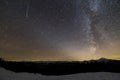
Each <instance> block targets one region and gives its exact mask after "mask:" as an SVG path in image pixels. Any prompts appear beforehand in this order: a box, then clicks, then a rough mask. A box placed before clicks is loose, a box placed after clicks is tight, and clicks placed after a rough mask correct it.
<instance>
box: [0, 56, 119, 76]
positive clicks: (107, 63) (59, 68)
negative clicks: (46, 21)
mask: <svg viewBox="0 0 120 80" xmlns="http://www.w3.org/2000/svg"><path fill="white" fill-rule="evenodd" d="M0 67H3V68H5V69H7V70H11V71H14V72H28V73H39V74H43V75H68V74H76V73H86V72H113V73H120V61H119V60H110V59H104V58H101V59H99V60H91V61H83V62H78V61H73V62H67V61H63V62H62V61H61V62H60V61H56V62H55V61H50V62H12V61H4V60H2V59H1V60H0Z"/></svg>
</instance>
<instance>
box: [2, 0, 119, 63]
mask: <svg viewBox="0 0 120 80" xmlns="http://www.w3.org/2000/svg"><path fill="white" fill-rule="evenodd" d="M0 57H2V58H4V59H6V60H15V61H19V60H20V61H21V60H22V61H24V60H27V61H28V60H32V61H35V60H37V61H38V60H41V61H51V60H52V61H56V60H57V61H59V60H60V61H61V60H67V61H69V60H70V61H71V60H77V61H79V60H88V59H96V58H101V57H105V58H111V59H120V0H0Z"/></svg>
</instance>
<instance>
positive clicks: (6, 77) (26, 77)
mask: <svg viewBox="0 0 120 80" xmlns="http://www.w3.org/2000/svg"><path fill="white" fill-rule="evenodd" d="M0 80H120V73H107V72H96V73H79V74H72V75H63V76H45V75H40V74H33V73H15V72H12V71H8V70H6V69H4V68H0Z"/></svg>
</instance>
